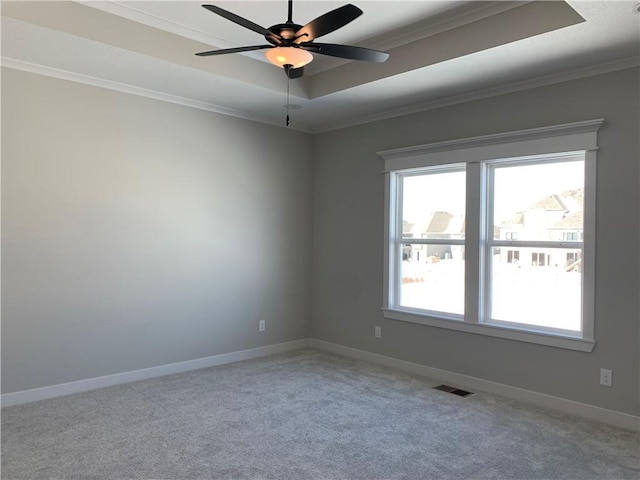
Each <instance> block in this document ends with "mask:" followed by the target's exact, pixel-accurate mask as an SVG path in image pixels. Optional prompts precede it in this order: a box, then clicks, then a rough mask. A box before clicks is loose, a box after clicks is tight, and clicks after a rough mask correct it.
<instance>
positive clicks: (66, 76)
mask: <svg viewBox="0 0 640 480" xmlns="http://www.w3.org/2000/svg"><path fill="white" fill-rule="evenodd" d="M0 65H1V66H2V67H7V68H12V69H14V70H21V71H23V72H29V73H35V74H38V75H44V76H46V77H53V78H58V79H61V80H68V81H70V82H76V83H82V84H84V85H91V86H93V87H99V88H106V89H108V90H115V91H118V92H122V93H128V94H131V95H137V96H140V97H146V98H152V99H154V100H160V101H161V102H168V103H174V104H177V105H182V106H185V107H191V108H197V109H199V110H206V111H208V112H213V113H218V114H221V115H227V116H230V117H236V118H241V119H243V120H250V121H252V122H258V123H264V124H267V125H273V126H276V127H282V124H281V123H275V122H270V121H266V120H264V119H260V118H256V117H254V116H252V115H250V114H248V113H247V112H243V111H241V110H236V109H233V108H228V107H223V106H220V105H216V104H213V103H207V102H201V101H199V100H193V99H191V98H185V97H180V96H177V95H171V94H169V93H164V92H159V91H157V90H151V89H148V88H143V87H137V86H134V85H129V84H125V83H120V82H114V81H113V80H106V79H104V78H99V77H93V76H91V75H84V74H82V73H77V72H71V71H69V70H62V69H59V68H54V67H49V66H46V65H39V64H35V63H31V62H25V61H24V60H18V59H15V58H9V57H4V56H2V57H0ZM287 128H289V129H291V130H298V131H301V132H305V133H311V132H309V131H308V130H305V129H301V128H296V127H295V126H290V127H287Z"/></svg>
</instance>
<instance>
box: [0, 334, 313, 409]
mask: <svg viewBox="0 0 640 480" xmlns="http://www.w3.org/2000/svg"><path fill="white" fill-rule="evenodd" d="M308 346H309V339H306V338H303V339H301V340H294V341H292V342H284V343H278V344H275V345H267V346H265V347H258V348H251V349H249V350H241V351H239V352H231V353H224V354H221V355H214V356H212V357H205V358H197V359H195V360H187V361H185V362H178V363H170V364H168V365H160V366H158V367H151V368H143V369H141V370H132V371H130V372H123V373H116V374H113V375H105V376H103V377H95V378H87V379H85V380H78V381H76V382H69V383H61V384H58V385H51V386H48V387H41V388H34V389H31V390H22V391H20V392H12V393H5V394H3V395H1V396H0V405H2V407H10V406H12V405H19V404H21V403H29V402H35V401H37V400H44V399H46V398H53V397H61V396H63V395H70V394H72V393H80V392H86V391H87V390H95V389H97V388H103V387H110V386H112V385H120V384H123V383H131V382H137V381H139V380H146V379H147V378H153V377H161V376H164V375H172V374H174V373H182V372H187V371H189V370H197V369H199V368H207V367H215V366H216V365H224V364H226V363H233V362H240V361H242V360H250V359H252V358H258V357H264V356H265V355H272V354H274V353H282V352H288V351H289V350H298V349H300V348H306V347H308Z"/></svg>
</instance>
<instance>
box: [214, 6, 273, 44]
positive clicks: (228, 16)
mask: <svg viewBox="0 0 640 480" xmlns="http://www.w3.org/2000/svg"><path fill="white" fill-rule="evenodd" d="M202 6H203V7H204V8H206V9H207V10H209V11H210V12H213V13H215V14H217V15H220V16H221V17H223V18H226V19H227V20H231V21H232V22H233V23H237V24H238V25H240V26H242V27H244V28H248V29H249V30H253V31H254V32H256V33H259V34H261V35H266V36H274V34H273V32H270V31H269V30H267V29H266V28H264V27H261V26H260V25H258V24H257V23H253V22H252V21H250V20H247V19H246V18H242V17H240V16H238V15H236V14H235V13H231V12H228V11H227V10H224V9H222V8H220V7H216V6H215V5H202Z"/></svg>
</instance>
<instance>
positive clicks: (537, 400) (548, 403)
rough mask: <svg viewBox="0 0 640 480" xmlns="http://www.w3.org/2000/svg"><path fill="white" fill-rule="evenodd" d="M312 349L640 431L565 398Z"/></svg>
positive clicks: (629, 418) (638, 420) (349, 351)
mask: <svg viewBox="0 0 640 480" xmlns="http://www.w3.org/2000/svg"><path fill="white" fill-rule="evenodd" d="M309 346H310V347H312V348H316V349H318V350H325V351H327V352H331V353H336V354H339V355H345V356H347V357H352V358H357V359H359V360H365V361H368V362H371V363H377V364H379V365H385V366H388V367H392V368H397V369H399V370H403V371H406V372H411V373H414V374H416V375H421V376H424V377H428V378H431V379H434V380H437V381H441V382H443V383H448V384H452V386H456V387H460V388H464V389H467V390H472V391H481V392H486V393H490V394H493V395H499V396H502V397H506V398H511V399H513V400H519V401H522V402H525V403H529V404H532V405H537V406H540V407H546V408H550V409H553V410H558V411H561V412H565V413H569V414H573V415H578V416H581V417H584V418H588V419H590V420H595V421H598V422H603V423H606V424H609V425H613V426H616V427H620V428H626V429H629V430H634V431H640V417H636V416H634V415H629V414H626V413H622V412H616V411H614V410H608V409H606V408H601V407H596V406H594V405H588V404H586V403H580V402H575V401H573V400H567V399H565V398H560V397H554V396H552V395H547V394H545V393H539V392H534V391H532V390H526V389H524V388H518V387H512V386H510V385H505V384H503V383H497V382H491V381H489V380H483V379H482V378H477V377H471V376H468V375H462V374H460V373H455V372H450V371H447V370H441V369H439V368H433V367H427V366H425V365H420V364H417V363H412V362H407V361H404V360H398V359H396V358H392V357H387V356H384V355H380V354H377V353H371V352H367V351H364V350H358V349H356V348H351V347H346V346H344V345H338V344H337V343H331V342H325V341H324V340H317V339H314V338H312V339H310V340H309Z"/></svg>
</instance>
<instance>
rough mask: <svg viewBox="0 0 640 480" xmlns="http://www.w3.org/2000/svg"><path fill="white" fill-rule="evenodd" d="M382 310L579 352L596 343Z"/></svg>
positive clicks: (394, 317)
mask: <svg viewBox="0 0 640 480" xmlns="http://www.w3.org/2000/svg"><path fill="white" fill-rule="evenodd" d="M382 312H383V315H384V317H385V318H388V319H391V320H400V321H403V322H411V323H418V324H420V325H427V326H430V327H437V328H446V329H448V330H457V331H460V332H466V333H473V334H477V335H487V336H490V337H498V338H506V339H508V340H516V341H519V342H527V343H536V344H538V345H546V346H549V347H557V348H564V349H567V350H577V351H579V352H591V351H592V350H593V347H594V346H595V344H596V342H595V340H588V339H583V338H576V337H568V336H563V335H554V334H549V333H540V332H533V331H530V330H515V329H511V328H504V327H498V326H494V325H486V324H481V323H468V322H464V321H462V320H452V319H448V318H437V317H433V316H426V315H422V314H418V313H414V312H407V311H402V310H391V309H385V308H383V309H382Z"/></svg>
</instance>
